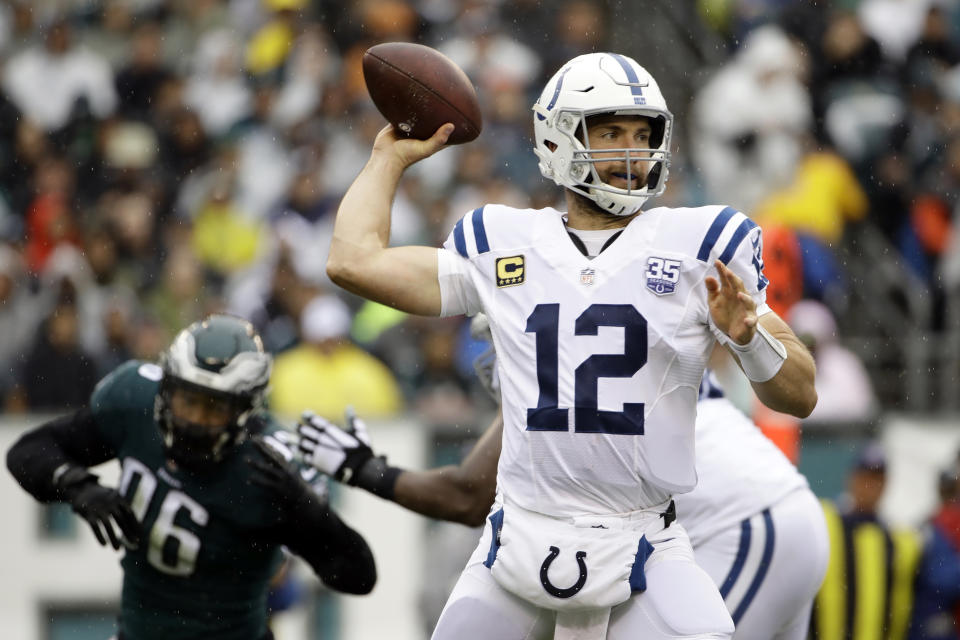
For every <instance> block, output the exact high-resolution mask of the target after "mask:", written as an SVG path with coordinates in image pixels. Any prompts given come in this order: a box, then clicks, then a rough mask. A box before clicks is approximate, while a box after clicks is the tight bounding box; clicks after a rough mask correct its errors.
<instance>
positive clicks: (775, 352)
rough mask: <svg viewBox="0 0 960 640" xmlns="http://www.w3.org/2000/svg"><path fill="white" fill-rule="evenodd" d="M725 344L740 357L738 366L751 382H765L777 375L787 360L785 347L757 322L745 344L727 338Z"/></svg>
mask: <svg viewBox="0 0 960 640" xmlns="http://www.w3.org/2000/svg"><path fill="white" fill-rule="evenodd" d="M727 346H728V347H730V348H731V349H733V350H734V352H736V354H737V357H738V358H740V366H741V367H742V368H743V372H744V373H745V374H747V377H748V378H750V380H752V381H753V382H766V381H767V380H769V379H770V378H772V377H773V376H775V375H777V372H778V371H780V367H782V366H783V363H784V362H786V360H787V348H786V347H785V346H783V343H782V342H780V341H779V340H777V339H776V338H774V337H773V336H772V335H770V332H769V331H767V330H766V329H764V328H763V327H762V326H760V325H759V324H758V325H757V331H756V333H754V334H753V338H752V339H751V340H750V342H748V343H747V344H737V343H736V342H735V341H733V340H730V339H729V338H728V339H727Z"/></svg>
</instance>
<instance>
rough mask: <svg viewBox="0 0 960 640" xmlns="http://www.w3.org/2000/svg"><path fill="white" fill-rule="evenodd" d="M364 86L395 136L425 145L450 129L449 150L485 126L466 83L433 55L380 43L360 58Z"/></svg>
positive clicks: (418, 48) (451, 64)
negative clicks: (442, 128)
mask: <svg viewBox="0 0 960 640" xmlns="http://www.w3.org/2000/svg"><path fill="white" fill-rule="evenodd" d="M363 80H364V82H365V83H366V85H367V91H369V92H370V97H371V98H372V99H373V103H374V104H375V105H376V107H377V109H378V110H379V111H380V113H381V114H383V117H385V118H386V119H387V121H388V122H390V124H392V125H393V126H394V127H395V128H396V129H397V130H398V131H399V132H401V133H402V134H403V135H406V136H409V137H411V138H417V139H420V140H425V139H427V138H429V137H430V136H432V135H433V134H434V132H435V131H436V130H437V129H438V128H439V127H440V125H442V124H444V123H446V122H452V123H453V124H454V127H455V128H454V130H453V133H452V134H450V139H449V140H448V141H447V144H462V143H464V142H470V141H471V140H473V139H475V138H476V137H477V136H479V135H480V130H481V128H482V127H483V120H482V117H481V115H480V103H479V102H478V101H477V92H476V91H475V90H474V88H473V84H472V83H471V82H470V78H468V77H467V74H466V73H464V72H463V69H461V68H460V67H458V66H457V65H456V64H455V63H454V62H453V61H452V60H450V58H448V57H446V56H445V55H443V54H442V53H440V52H439V51H437V50H436V49H432V48H430V47H426V46H424V45H421V44H414V43H412V42H384V43H382V44H378V45H375V46H373V47H370V48H369V49H367V51H366V52H365V53H364V54H363Z"/></svg>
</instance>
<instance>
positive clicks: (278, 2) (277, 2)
mask: <svg viewBox="0 0 960 640" xmlns="http://www.w3.org/2000/svg"><path fill="white" fill-rule="evenodd" d="M263 6H265V7H266V8H267V9H269V10H270V11H298V10H300V9H304V8H306V6H307V0H263Z"/></svg>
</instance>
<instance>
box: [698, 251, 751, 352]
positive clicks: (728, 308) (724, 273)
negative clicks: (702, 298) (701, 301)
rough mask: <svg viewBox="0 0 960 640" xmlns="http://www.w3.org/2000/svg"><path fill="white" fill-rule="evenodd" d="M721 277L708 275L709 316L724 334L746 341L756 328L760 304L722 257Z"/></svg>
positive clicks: (718, 268) (720, 263)
mask: <svg viewBox="0 0 960 640" xmlns="http://www.w3.org/2000/svg"><path fill="white" fill-rule="evenodd" d="M715 266H716V268H717V273H718V275H719V279H717V278H714V277H713V276H707V278H706V280H705V284H706V286H707V301H708V303H709V305H710V317H711V318H712V319H713V324H714V325H716V327H717V328H718V329H720V330H721V331H722V332H723V333H724V334H726V335H727V336H728V337H729V338H730V339H731V340H733V341H734V342H736V343H737V344H747V343H748V342H750V340H751V339H753V335H754V333H756V331H757V305H756V303H755V302H754V301H753V298H751V297H750V294H749V293H747V288H746V287H745V286H744V285H743V280H741V279H740V277H739V276H738V275H737V274H735V273H734V272H733V271H731V270H730V269H729V268H727V265H725V264H723V263H722V262H720V261H719V260H717V261H716V263H715Z"/></svg>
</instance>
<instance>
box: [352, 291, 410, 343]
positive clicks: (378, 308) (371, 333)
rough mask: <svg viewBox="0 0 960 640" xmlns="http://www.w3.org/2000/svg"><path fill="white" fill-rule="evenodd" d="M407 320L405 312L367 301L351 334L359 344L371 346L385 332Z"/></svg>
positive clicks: (354, 322)
mask: <svg viewBox="0 0 960 640" xmlns="http://www.w3.org/2000/svg"><path fill="white" fill-rule="evenodd" d="M406 319H407V314H406V313H404V312H403V311H397V310H396V309H394V308H393V307H388V306H387V305H385V304H380V303H377V302H372V301H370V300H367V301H366V302H364V303H363V306H362V307H360V311H358V312H357V315H356V317H354V320H353V329H352V331H351V332H350V333H351V335H352V336H353V339H354V340H356V341H357V342H359V343H361V344H369V343H371V342H373V341H374V340H376V339H377V338H378V337H379V336H380V334H382V333H383V332H384V331H387V330H388V329H391V328H393V327H395V326H397V325H398V324H400V323H401V322H403V321H404V320H406Z"/></svg>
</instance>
